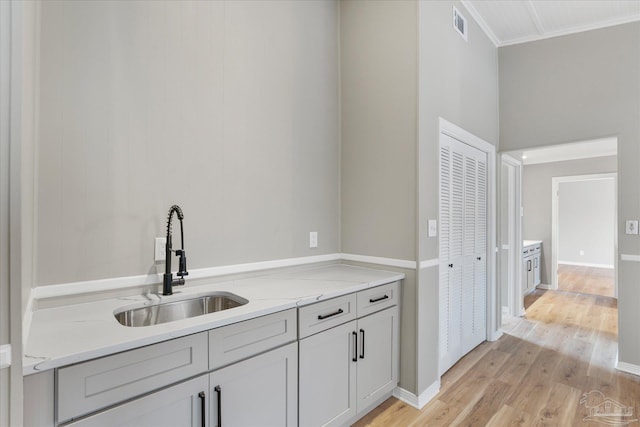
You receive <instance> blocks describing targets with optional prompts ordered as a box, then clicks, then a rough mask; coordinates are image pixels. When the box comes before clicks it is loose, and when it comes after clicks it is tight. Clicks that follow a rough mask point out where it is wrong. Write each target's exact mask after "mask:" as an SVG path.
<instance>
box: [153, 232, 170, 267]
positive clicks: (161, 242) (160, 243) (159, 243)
mask: <svg viewBox="0 0 640 427" xmlns="http://www.w3.org/2000/svg"><path fill="white" fill-rule="evenodd" d="M166 246H167V238H166V237H156V241H155V253H154V259H155V260H156V262H161V261H164V260H165V247H166Z"/></svg>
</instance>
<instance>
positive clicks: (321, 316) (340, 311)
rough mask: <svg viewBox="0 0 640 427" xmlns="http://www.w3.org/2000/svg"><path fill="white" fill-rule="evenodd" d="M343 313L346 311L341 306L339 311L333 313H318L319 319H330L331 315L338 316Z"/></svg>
mask: <svg viewBox="0 0 640 427" xmlns="http://www.w3.org/2000/svg"><path fill="white" fill-rule="evenodd" d="M342 313H344V310H342V309H341V308H339V309H338V311H334V312H333V313H329V314H318V320H324V319H328V318H329V317H333V316H337V315H338V314H342Z"/></svg>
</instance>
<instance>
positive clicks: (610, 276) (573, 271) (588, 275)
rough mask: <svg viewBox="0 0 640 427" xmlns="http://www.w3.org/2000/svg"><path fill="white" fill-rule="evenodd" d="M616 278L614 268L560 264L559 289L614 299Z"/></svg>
mask: <svg viewBox="0 0 640 427" xmlns="http://www.w3.org/2000/svg"><path fill="white" fill-rule="evenodd" d="M614 277H615V272H614V270H613V269H612V268H595V267H583V266H579V265H566V264H558V289H560V290H561V291H568V292H580V293H583V294H592V295H602V296H605V297H613V296H614V295H615V293H614Z"/></svg>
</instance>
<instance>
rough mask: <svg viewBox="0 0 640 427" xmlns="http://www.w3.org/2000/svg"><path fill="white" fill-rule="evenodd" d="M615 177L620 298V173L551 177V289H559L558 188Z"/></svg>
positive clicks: (615, 245) (615, 252)
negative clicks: (564, 183)
mask: <svg viewBox="0 0 640 427" xmlns="http://www.w3.org/2000/svg"><path fill="white" fill-rule="evenodd" d="M602 179H613V185H614V191H613V194H614V197H615V202H614V204H613V269H614V271H615V279H614V295H615V298H618V173H617V172H607V173H593V174H586V175H572V176H555V177H552V178H551V271H550V273H551V286H550V287H549V289H551V290H558V245H559V243H560V242H559V238H558V237H559V234H560V224H559V210H558V204H559V195H558V190H559V188H560V184H561V183H563V182H580V181H598V180H602Z"/></svg>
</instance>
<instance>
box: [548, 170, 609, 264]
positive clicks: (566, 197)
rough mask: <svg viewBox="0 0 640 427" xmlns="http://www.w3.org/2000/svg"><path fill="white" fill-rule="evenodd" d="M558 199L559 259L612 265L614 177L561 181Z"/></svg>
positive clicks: (562, 261)
mask: <svg viewBox="0 0 640 427" xmlns="http://www.w3.org/2000/svg"><path fill="white" fill-rule="evenodd" d="M558 201H559V203H558V262H559V263H565V262H566V263H576V264H587V265H589V264H596V265H601V266H608V267H610V268H613V266H614V246H613V242H614V231H615V230H614V226H615V203H616V186H615V180H614V179H613V178H608V179H599V180H589V181H578V182H562V183H560V185H559V200H558Z"/></svg>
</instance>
